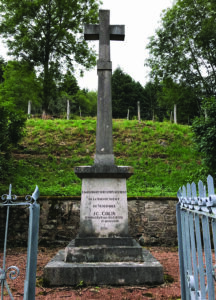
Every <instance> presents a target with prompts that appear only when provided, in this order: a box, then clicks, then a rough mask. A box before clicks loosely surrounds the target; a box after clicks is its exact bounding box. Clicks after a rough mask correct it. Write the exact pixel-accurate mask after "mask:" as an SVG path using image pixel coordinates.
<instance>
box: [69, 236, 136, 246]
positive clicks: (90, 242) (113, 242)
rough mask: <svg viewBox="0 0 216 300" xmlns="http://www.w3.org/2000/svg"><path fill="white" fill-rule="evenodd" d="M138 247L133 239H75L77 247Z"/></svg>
mask: <svg viewBox="0 0 216 300" xmlns="http://www.w3.org/2000/svg"><path fill="white" fill-rule="evenodd" d="M96 245H98V246H107V247H110V246H112V247H115V246H136V245H137V242H136V241H135V240H134V239H133V238H132V237H113V238H95V237H87V238H81V237H80V236H78V237H76V239H75V246H76V247H81V246H96Z"/></svg>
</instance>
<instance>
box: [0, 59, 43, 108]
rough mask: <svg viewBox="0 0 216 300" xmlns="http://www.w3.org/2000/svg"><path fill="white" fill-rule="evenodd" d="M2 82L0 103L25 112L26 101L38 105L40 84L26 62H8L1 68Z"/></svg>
mask: <svg viewBox="0 0 216 300" xmlns="http://www.w3.org/2000/svg"><path fill="white" fill-rule="evenodd" d="M3 71H4V73H3V79H4V81H3V82H2V83H1V84H0V102H1V103H2V105H3V104H4V105H9V104H10V105H12V106H13V107H14V108H16V109H18V110H20V109H22V110H23V111H25V112H26V111H27V103H28V101H32V103H34V104H36V105H37V104H39V103H40V93H41V83H40V81H39V80H38V79H37V77H36V74H35V72H34V70H32V68H31V67H30V66H29V64H28V63H26V62H18V61H9V62H8V63H7V65H6V66H5V67H4V68H3Z"/></svg>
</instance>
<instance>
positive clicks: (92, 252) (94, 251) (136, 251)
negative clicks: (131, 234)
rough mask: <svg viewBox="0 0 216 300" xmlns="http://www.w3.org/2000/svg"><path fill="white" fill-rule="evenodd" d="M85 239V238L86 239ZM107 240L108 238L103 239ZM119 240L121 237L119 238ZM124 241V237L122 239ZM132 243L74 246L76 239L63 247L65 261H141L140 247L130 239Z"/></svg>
mask: <svg viewBox="0 0 216 300" xmlns="http://www.w3.org/2000/svg"><path fill="white" fill-rule="evenodd" d="M86 240H87V239H86ZM98 240H100V239H98ZM104 240H105V241H104V242H107V241H108V240H109V239H104ZM119 240H121V239H119ZM123 241H125V239H123ZM132 242H133V244H132V245H129V246H128V245H123V246H113V245H112V246H111V245H109V244H111V241H110V242H109V243H107V244H108V246H107V245H97V244H96V245H91V246H82V247H76V246H75V245H76V240H75V241H74V240H73V241H71V242H70V244H69V245H68V246H67V247H66V249H65V261H66V262H74V263H79V262H122V261H125V262H126V261H134V262H141V261H143V253H142V247H141V246H140V245H139V244H138V243H137V242H136V241H135V240H132Z"/></svg>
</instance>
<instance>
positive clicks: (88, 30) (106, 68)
mask: <svg viewBox="0 0 216 300" xmlns="http://www.w3.org/2000/svg"><path fill="white" fill-rule="evenodd" d="M84 37H85V40H99V60H98V61H97V71H98V103H97V131H96V154H95V165H98V164H99V165H114V154H113V141H112V94H111V78H112V63H111V61H110V40H114V41H123V40H124V37H125V27H124V25H110V11H109V10H100V11H99V25H85V30H84Z"/></svg>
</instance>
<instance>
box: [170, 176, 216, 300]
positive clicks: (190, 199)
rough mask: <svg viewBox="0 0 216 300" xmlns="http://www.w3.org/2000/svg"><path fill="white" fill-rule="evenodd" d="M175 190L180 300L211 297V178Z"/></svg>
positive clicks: (214, 198)
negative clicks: (205, 184)
mask: <svg viewBox="0 0 216 300" xmlns="http://www.w3.org/2000/svg"><path fill="white" fill-rule="evenodd" d="M207 185H208V196H206V188H205V186H204V184H203V182H202V181H199V183H198V191H199V195H197V189H196V185H195V183H192V184H187V186H186V187H185V186H183V187H182V188H180V189H179V191H178V194H177V195H178V198H179V203H178V204H177V210H176V214H177V228H178V249H179V265H180V278H181V295H182V300H205V299H209V300H215V291H216V290H215V289H216V284H215V280H216V276H215V268H216V265H215V263H216V261H215V257H216V195H215V193H214V183H213V178H212V177H211V176H210V175H209V176H208V178H207Z"/></svg>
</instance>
